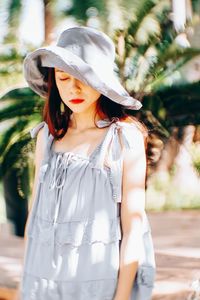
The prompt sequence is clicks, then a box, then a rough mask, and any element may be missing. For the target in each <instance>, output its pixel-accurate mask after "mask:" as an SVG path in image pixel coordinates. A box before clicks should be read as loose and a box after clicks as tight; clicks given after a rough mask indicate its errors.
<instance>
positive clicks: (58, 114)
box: [43, 68, 148, 148]
mask: <svg viewBox="0 0 200 300" xmlns="http://www.w3.org/2000/svg"><path fill="white" fill-rule="evenodd" d="M61 102H62V103H63V104H62V105H63V106H64V111H61ZM71 113H72V110H71V109H70V108H69V107H68V106H67V105H65V103H64V102H63V101H62V99H61V97H60V95H59V91H58V88H57V85H56V81H55V74H54V68H48V96H47V99H46V102H45V105H44V110H43V119H44V120H45V121H46V123H47V124H48V126H49V130H50V133H51V134H52V135H53V136H54V138H55V139H61V138H62V137H63V136H64V135H65V133H66V132H67V129H68V124H69V120H70V115H71ZM97 114H98V115H99V116H100V117H101V118H108V119H109V120H111V119H112V118H113V117H117V118H119V120H120V121H124V122H129V123H135V125H136V126H137V127H138V128H139V129H140V131H141V132H142V134H143V136H144V142H145V148H146V147H147V137H148V129H147V127H146V125H145V124H144V123H143V122H142V121H141V120H138V119H137V118H136V117H134V116H132V115H129V114H128V113H127V112H126V107H125V106H123V105H121V104H118V103H116V102H114V101H112V100H110V99H109V98H108V97H106V96H104V95H102V94H101V96H100V97H99V99H98V100H97V106H96V112H95V116H96V115H97ZM95 116H94V119H95ZM94 123H95V122H94Z"/></svg>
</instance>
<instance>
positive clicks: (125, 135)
mask: <svg viewBox="0 0 200 300" xmlns="http://www.w3.org/2000/svg"><path fill="white" fill-rule="evenodd" d="M118 124H119V126H120V128H121V138H122V144H124V146H125V148H135V147H136V146H137V143H138V141H142V142H143V143H145V147H146V143H147V137H148V130H147V128H146V126H145V125H144V124H143V123H142V122H141V121H140V120H138V119H136V118H135V117H133V116H128V117H126V118H123V119H119V122H118Z"/></svg>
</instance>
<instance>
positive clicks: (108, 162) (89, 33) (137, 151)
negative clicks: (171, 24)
mask: <svg viewBox="0 0 200 300" xmlns="http://www.w3.org/2000/svg"><path fill="white" fill-rule="evenodd" d="M114 59H115V46H114V44H113V42H112V41H111V40H110V38H109V37H108V36H107V35H105V34H104V33H102V32H100V31H97V30H95V29H92V28H89V27H84V26H78V27H73V28H70V29H67V30H65V31H63V32H62V33H61V35H60V37H59V39H58V42H57V44H56V45H52V46H47V47H43V48H39V49H37V50H35V51H34V52H32V53H30V54H29V55H28V56H27V57H26V58H25V61H24V75H25V78H26V80H27V82H28V84H29V86H30V87H31V88H32V89H33V90H34V91H35V92H36V93H38V94H39V95H40V96H42V97H44V98H45V106H44V114H43V121H42V122H40V123H39V124H37V125H36V126H35V127H34V128H33V129H32V130H31V136H32V137H36V136H37V141H36V150H35V179H34V186H33V193H32V201H31V205H30V213H29V217H28V221H27V226H26V232H25V236H26V238H27V243H26V249H25V258H24V265H23V275H22V280H21V286H20V288H21V290H20V296H21V300H30V299H37V300H39V299H41V300H43V299H44V300H50V299H54V300H56V299H59V300H66V299H67V300H70V299H72V300H90V299H91V300H94V299H95V300H130V299H131V300H133V299H134V300H138V299H140V300H147V299H150V297H151V291H152V287H153V281H154V256H153V247H152V243H151V242H152V241H151V236H150V227H149V224H148V221H147V218H146V214H145V180H146V153H145V147H146V136H145V134H146V131H145V127H144V126H143V125H142V124H141V123H139V121H137V120H136V119H134V118H132V117H129V116H128V113H126V109H136V110H138V109H139V108H140V107H141V106H142V105H141V103H140V102H139V101H138V100H136V99H134V98H132V97H130V95H129V94H128V93H127V91H126V90H125V89H124V88H123V87H122V86H121V84H120V83H119V81H118V80H117V79H116V77H115V75H114V72H113V66H114ZM144 239H145V240H146V243H145V242H144ZM146 251H148V258H147V255H146Z"/></svg>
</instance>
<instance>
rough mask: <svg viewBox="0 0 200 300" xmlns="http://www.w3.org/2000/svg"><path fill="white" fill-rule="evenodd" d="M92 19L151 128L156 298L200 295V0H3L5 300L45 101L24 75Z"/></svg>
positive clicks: (0, 191)
mask: <svg viewBox="0 0 200 300" xmlns="http://www.w3.org/2000/svg"><path fill="white" fill-rule="evenodd" d="M74 25H87V26H91V27H94V28H97V29H100V30H102V31H104V32H105V33H107V34H108V35H109V36H110V37H111V38H112V39H113V41H114V43H115V45H116V61H115V72H116V75H117V76H118V77H119V79H120V81H121V83H122V84H123V85H124V86H125V88H126V89H127V90H128V91H129V93H130V94H131V95H133V96H134V97H136V98H138V99H139V100H140V101H141V102H142V104H143V107H142V109H141V111H138V112H137V111H135V112H134V111H130V113H131V114H132V115H134V116H136V117H137V118H139V119H140V120H141V121H142V122H144V124H145V125H146V126H147V127H148V131H149V137H148V145H149V146H148V150H147V152H148V158H149V159H148V178H147V186H146V208H147V213H148V215H149V218H150V223H151V226H152V235H153V238H154V244H155V250H156V262H157V275H156V283H155V288H154V295H153V299H154V300H156V299H175V300H179V299H181V300H184V299H186V300H189V299H190V300H192V299H193V300H195V299H196V300H197V299H200V271H199V270H200V262H199V259H200V240H199V228H200V220H199V209H200V82H199V81H200V1H199V0H193V1H192V0H171V1H170V0H96V1H95V0H84V1H81V0H57V1H56V0H48V1H47V0H43V1H42V0H21V1H20V0H2V1H1V2H0V28H1V30H0V76H1V80H0V299H1V300H3V299H4V300H5V299H14V296H15V294H16V289H17V286H18V284H19V280H20V274H21V266H22V259H23V251H24V240H23V237H24V226H25V223H26V220H27V214H28V205H29V199H30V194H31V190H32V184H33V175H34V165H33V157H34V149H35V140H32V139H31V137H30V134H29V131H30V129H31V128H32V127H33V126H35V125H36V124H37V123H38V122H40V121H41V120H42V108H43V104H44V101H43V99H41V98H40V97H39V96H38V95H36V94H35V93H34V92H33V91H31V90H30V89H29V88H28V86H27V84H26V82H25V80H24V78H23V69H22V67H23V65H22V63H23V59H24V58H25V56H26V54H27V53H28V52H30V51H32V50H35V48H37V47H41V46H45V45H47V44H49V43H55V42H56V39H57V36H58V35H59V33H60V32H61V31H62V30H63V29H65V28H69V27H72V26H74Z"/></svg>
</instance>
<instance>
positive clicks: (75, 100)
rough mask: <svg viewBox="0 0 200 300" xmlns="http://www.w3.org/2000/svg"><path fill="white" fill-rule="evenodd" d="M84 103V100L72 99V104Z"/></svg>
mask: <svg viewBox="0 0 200 300" xmlns="http://www.w3.org/2000/svg"><path fill="white" fill-rule="evenodd" d="M83 101H84V99H72V100H70V102H72V103H74V104H78V103H82V102H83Z"/></svg>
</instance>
